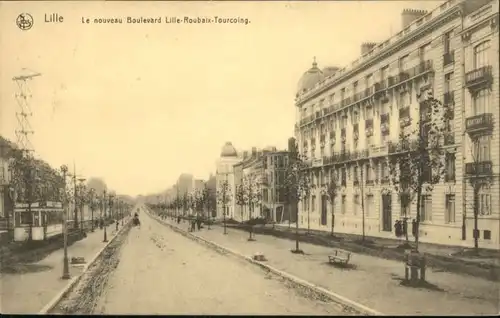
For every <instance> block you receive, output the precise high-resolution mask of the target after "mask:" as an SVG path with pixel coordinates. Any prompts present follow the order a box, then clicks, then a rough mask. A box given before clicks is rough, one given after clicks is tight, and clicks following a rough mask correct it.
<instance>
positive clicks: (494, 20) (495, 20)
mask: <svg viewBox="0 0 500 318" xmlns="http://www.w3.org/2000/svg"><path fill="white" fill-rule="evenodd" d="M490 27H491V30H492V31H493V32H495V31H496V30H497V29H498V15H496V16H494V17H493V18H492V19H491V20H490Z"/></svg>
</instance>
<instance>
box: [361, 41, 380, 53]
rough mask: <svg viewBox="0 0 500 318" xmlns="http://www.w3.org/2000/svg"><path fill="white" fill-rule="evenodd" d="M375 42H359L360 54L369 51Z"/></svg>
mask: <svg viewBox="0 0 500 318" xmlns="http://www.w3.org/2000/svg"><path fill="white" fill-rule="evenodd" d="M375 45H377V43H375V42H365V43H363V44H361V55H365V54H366V53H368V52H370V51H371V50H372V49H373V48H374V47H375Z"/></svg>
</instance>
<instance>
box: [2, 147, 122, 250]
mask: <svg viewBox="0 0 500 318" xmlns="http://www.w3.org/2000/svg"><path fill="white" fill-rule="evenodd" d="M3 154H4V155H5V157H7V158H8V162H9V175H10V177H9V178H8V181H9V183H8V185H7V186H8V190H9V197H10V199H11V201H12V206H11V209H12V211H13V208H14V205H15V203H25V204H27V209H28V219H27V220H26V221H27V222H28V225H29V235H28V241H31V240H32V236H31V235H32V227H33V219H34V217H33V211H32V206H33V203H36V202H47V201H53V202H64V203H67V204H71V205H72V207H73V218H74V226H75V228H78V227H79V220H80V221H82V220H83V210H84V207H85V206H88V207H89V209H90V210H91V214H92V215H91V218H92V220H93V219H94V212H96V211H97V210H100V211H101V216H100V217H104V216H106V211H104V215H103V212H102V211H103V210H104V206H105V203H104V202H105V201H108V200H111V201H113V200H114V202H113V203H114V204H113V203H109V204H107V206H108V207H113V206H115V213H114V215H113V216H114V217H115V218H118V217H119V216H120V215H119V214H121V215H122V216H123V215H124V213H125V212H124V211H125V210H126V209H130V206H131V204H132V202H129V200H127V201H126V200H121V199H120V198H119V197H117V196H116V193H114V192H111V193H108V195H106V197H104V193H103V191H102V190H104V191H105V190H106V186H105V184H104V182H102V181H101V180H99V179H91V180H89V185H92V184H98V185H99V188H102V185H104V189H98V190H101V191H98V190H96V188H93V187H89V186H87V185H86V184H84V183H83V181H85V179H77V177H76V176H74V175H69V174H67V170H68V169H67V167H66V166H63V167H61V168H60V169H53V168H52V167H50V165H48V164H47V163H46V162H44V161H43V160H39V159H36V158H34V157H33V155H32V153H29V152H26V151H23V150H20V149H17V148H15V147H10V148H9V151H8V152H5V151H4V152H3ZM63 176H70V177H71V178H72V182H66V181H67V180H64V177H63ZM77 181H79V182H77ZM115 198H116V199H115ZM7 210H10V209H7ZM7 212H9V211H7ZM78 212H80V215H79V213H78ZM7 217H8V218H10V215H7ZM80 224H82V223H81V222H80ZM92 228H93V222H92Z"/></svg>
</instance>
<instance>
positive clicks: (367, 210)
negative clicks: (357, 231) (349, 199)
mask: <svg viewBox="0 0 500 318" xmlns="http://www.w3.org/2000/svg"><path fill="white" fill-rule="evenodd" d="M374 206H375V202H374V196H373V194H368V195H367V196H366V204H365V216H370V215H371V209H372V208H373V207H374Z"/></svg>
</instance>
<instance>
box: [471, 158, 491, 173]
mask: <svg viewBox="0 0 500 318" xmlns="http://www.w3.org/2000/svg"><path fill="white" fill-rule="evenodd" d="M465 173H466V174H467V175H469V176H482V175H491V174H492V173H493V162H491V161H480V162H469V163H466V164H465Z"/></svg>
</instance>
